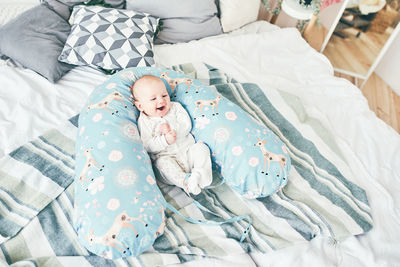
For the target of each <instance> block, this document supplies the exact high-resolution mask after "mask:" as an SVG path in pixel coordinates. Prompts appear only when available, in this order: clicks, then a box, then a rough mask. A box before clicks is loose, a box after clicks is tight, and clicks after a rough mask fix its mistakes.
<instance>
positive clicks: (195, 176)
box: [187, 172, 201, 195]
mask: <svg viewBox="0 0 400 267" xmlns="http://www.w3.org/2000/svg"><path fill="white" fill-rule="evenodd" d="M199 179H200V174H199V173H198V172H192V173H191V174H190V176H189V178H188V179H187V191H188V192H189V193H192V194H193V195H198V194H200V192H201V188H200V187H199Z"/></svg>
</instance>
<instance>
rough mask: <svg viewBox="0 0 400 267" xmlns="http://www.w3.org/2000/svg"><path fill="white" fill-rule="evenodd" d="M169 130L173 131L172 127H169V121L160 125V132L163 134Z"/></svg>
mask: <svg viewBox="0 0 400 267" xmlns="http://www.w3.org/2000/svg"><path fill="white" fill-rule="evenodd" d="M169 131H171V127H169V124H168V123H163V124H161V125H160V133H161V134H167V133H168V132H169Z"/></svg>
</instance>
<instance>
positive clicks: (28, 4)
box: [0, 0, 40, 26]
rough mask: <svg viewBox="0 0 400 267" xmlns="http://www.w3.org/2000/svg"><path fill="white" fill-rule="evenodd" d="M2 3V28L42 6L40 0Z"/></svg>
mask: <svg viewBox="0 0 400 267" xmlns="http://www.w3.org/2000/svg"><path fill="white" fill-rule="evenodd" d="M0 2H1V4H0V26H1V25H4V24H6V23H7V22H9V21H10V20H12V19H13V18H15V17H17V16H18V15H19V14H21V13H23V12H24V11H26V10H28V9H30V8H32V7H34V6H37V5H38V4H40V2H39V1H38V0H1V1H0Z"/></svg>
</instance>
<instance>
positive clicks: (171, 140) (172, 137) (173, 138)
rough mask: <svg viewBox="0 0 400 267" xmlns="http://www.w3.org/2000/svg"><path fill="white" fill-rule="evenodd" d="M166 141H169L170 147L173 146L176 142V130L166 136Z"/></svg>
mask: <svg viewBox="0 0 400 267" xmlns="http://www.w3.org/2000/svg"><path fill="white" fill-rule="evenodd" d="M165 140H167V143H168V145H172V144H173V143H175V141H176V132H175V131H174V130H172V131H169V132H168V133H167V134H166V135H165Z"/></svg>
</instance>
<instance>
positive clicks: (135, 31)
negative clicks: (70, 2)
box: [58, 5, 159, 70]
mask: <svg viewBox="0 0 400 267" xmlns="http://www.w3.org/2000/svg"><path fill="white" fill-rule="evenodd" d="M158 20H159V19H158V18H157V17H155V16H152V15H149V14H145V13H140V12H136V11H132V10H122V9H114V8H105V7H101V6H82V5H78V6H75V7H74V9H73V11H72V14H71V17H70V24H71V25H72V27H71V32H70V34H69V36H68V39H67V41H66V43H65V46H64V48H63V51H62V52H61V55H60V56H59V58H58V60H59V61H63V62H66V63H69V64H73V65H91V66H95V67H99V68H102V69H105V70H121V69H124V68H128V67H136V66H140V67H142V66H153V65H154V59H153V37H154V33H155V31H156V29H157V26H158Z"/></svg>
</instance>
